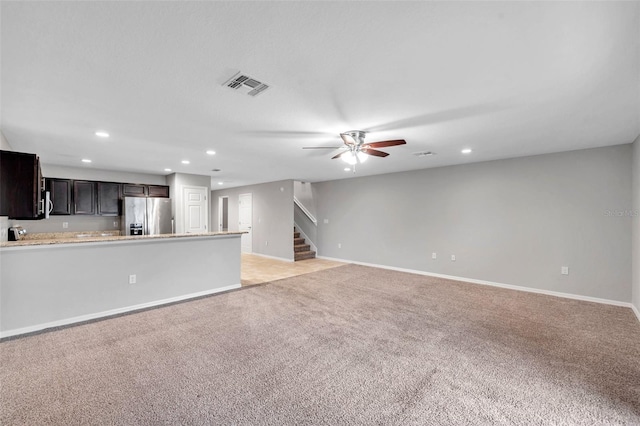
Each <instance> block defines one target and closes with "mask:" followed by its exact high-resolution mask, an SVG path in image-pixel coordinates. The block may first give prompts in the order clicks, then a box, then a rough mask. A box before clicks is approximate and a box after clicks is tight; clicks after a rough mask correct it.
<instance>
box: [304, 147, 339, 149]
mask: <svg viewBox="0 0 640 426" xmlns="http://www.w3.org/2000/svg"><path fill="white" fill-rule="evenodd" d="M339 148H343V147H341V146H303V147H302V149H339Z"/></svg>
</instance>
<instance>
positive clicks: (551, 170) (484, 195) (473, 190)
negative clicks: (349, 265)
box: [314, 145, 632, 302]
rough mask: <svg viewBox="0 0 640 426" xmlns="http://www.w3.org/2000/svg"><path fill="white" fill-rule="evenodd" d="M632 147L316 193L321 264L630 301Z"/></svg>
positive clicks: (377, 179) (379, 179)
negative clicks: (328, 260) (564, 269)
mask: <svg viewBox="0 0 640 426" xmlns="http://www.w3.org/2000/svg"><path fill="white" fill-rule="evenodd" d="M631 149H632V147H631V145H619V146H613V147H605V148H596V149H588V150H580V151H572V152H564V153H559V154H549V155H540V156H533V157H523V158H515V159H509V160H499V161H491V162H484V163H475V164H468V165H460V166H452V167H442V168H434V169H426V170H419V171H413V172H403V173H395V174H387V175H378V176H371V177H363V178H355V179H344V180H337V181H329V182H322V183H317V184H314V186H315V188H316V189H317V195H318V199H317V200H316V201H317V206H318V222H319V223H318V241H317V242H316V244H317V245H318V249H319V254H320V255H321V256H327V257H334V258H341V259H348V260H354V261H361V262H367V263H374V264H379V265H387V266H394V267H400V268H408V269H414V270H420V271H426V272H432V273H439V274H446V275H452V276H457V277H465V278H473V279H478V280H486V281H492V282H498V283H503V284H510V285H517V286H524V287H531V288H536V289H542V290H549V291H557V292H564V293H571V294H576V295H583V296H590V297H597V298H604V299H610V300H615V301H621V302H630V301H631V286H630V285H629V283H630V282H631V218H630V217H628V216H622V217H620V216H617V215H616V214H615V212H618V211H625V210H629V209H630V208H631ZM611 212H613V213H611ZM324 219H327V220H328V221H329V223H324ZM338 244H342V248H338ZM432 252H436V253H437V259H435V260H433V259H431V253H432ZM451 255H456V257H457V260H456V261H455V262H452V261H451V260H450V256H451ZM561 266H568V267H569V268H570V274H569V275H561V274H560V269H561Z"/></svg>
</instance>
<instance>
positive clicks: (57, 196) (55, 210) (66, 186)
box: [46, 178, 71, 215]
mask: <svg viewBox="0 0 640 426" xmlns="http://www.w3.org/2000/svg"><path fill="white" fill-rule="evenodd" d="M46 188H47V191H49V194H50V195H49V197H50V200H51V204H52V206H50V208H51V212H50V214H54V215H68V214H71V180H70V179H49V178H47V179H46Z"/></svg>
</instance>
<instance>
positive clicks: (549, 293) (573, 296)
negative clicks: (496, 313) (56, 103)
mask: <svg viewBox="0 0 640 426" xmlns="http://www.w3.org/2000/svg"><path fill="white" fill-rule="evenodd" d="M317 257H318V258H319V259H326V260H333V261H336V262H344V263H354V264H356V265H362V266H371V267H373V268H380V269H389V270H391V271H398V272H408V273H410V274H417V275H426V276H428V277H436V278H445V279H448V280H454V281H463V282H466V283H471V284H481V285H488V286H492V287H500V288H506V289H509V290H518V291H526V292H529V293H538V294H546V295H547V296H556V297H563V298H565V299H575V300H582V301H585V302H594V303H602V304H605V305H614V306H623V307H625V308H635V307H634V306H633V305H632V304H631V303H628V302H619V301H617V300H610V299H601V298H599V297H591V296H582V295H579V294H572V293H561V292H559V291H551V290H542V289H538V288H532V287H523V286H519V285H512V284H502V283H496V282H493V281H485V280H477V279H474V278H465V277H456V276H454V275H444V274H436V273H433V272H425V271H419V270H417V269H406V268H397V267H395V266H387V265H377V264H374V263H366V262H357V261H354V260H347V259H338V258H335V257H327V256H317ZM636 315H638V314H637V311H636ZM638 319H640V315H639V316H638Z"/></svg>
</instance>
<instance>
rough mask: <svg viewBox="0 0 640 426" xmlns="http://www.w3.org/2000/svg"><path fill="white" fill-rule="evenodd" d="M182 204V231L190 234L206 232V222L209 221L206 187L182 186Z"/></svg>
mask: <svg viewBox="0 0 640 426" xmlns="http://www.w3.org/2000/svg"><path fill="white" fill-rule="evenodd" d="M182 206H183V223H184V232H185V233H192V234H199V233H203V232H207V222H208V221H209V209H208V203H207V188H206V187H204V186H185V187H183V188H182Z"/></svg>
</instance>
